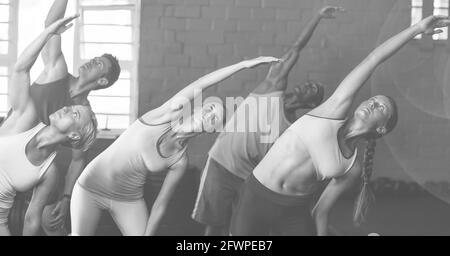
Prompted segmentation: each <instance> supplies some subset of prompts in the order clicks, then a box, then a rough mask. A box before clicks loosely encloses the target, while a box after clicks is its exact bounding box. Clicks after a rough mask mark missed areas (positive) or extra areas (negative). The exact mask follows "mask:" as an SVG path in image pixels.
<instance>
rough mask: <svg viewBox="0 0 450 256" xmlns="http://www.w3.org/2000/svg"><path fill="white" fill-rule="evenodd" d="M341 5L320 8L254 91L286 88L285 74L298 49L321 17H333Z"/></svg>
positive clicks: (308, 38) (312, 32)
mask: <svg viewBox="0 0 450 256" xmlns="http://www.w3.org/2000/svg"><path fill="white" fill-rule="evenodd" d="M342 11H344V9H343V8H342V7H334V6H326V7H324V8H322V9H321V10H320V11H319V12H318V13H317V14H316V15H315V16H314V17H313V18H312V19H311V20H310V21H309V22H308V24H307V25H306V27H305V29H304V30H303V32H302V33H301V34H300V36H299V37H298V38H297V41H295V43H294V45H293V46H292V47H291V48H290V49H289V51H288V52H286V54H285V55H284V56H283V57H282V58H281V61H280V62H278V63H275V64H273V65H272V66H271V68H270V70H269V73H268V74H267V77H266V80H265V81H266V83H262V84H261V85H262V86H261V87H262V88H259V87H260V86H258V88H257V89H256V90H255V92H256V93H258V92H259V93H267V92H270V90H274V91H285V90H286V88H287V76H288V74H289V72H290V71H291V70H292V68H293V67H294V65H295V64H296V63H297V61H298V59H299V57H300V51H301V50H302V49H303V48H304V47H305V46H306V44H307V43H308V42H309V40H310V39H311V37H312V35H313V34H314V31H315V29H316V28H317V25H319V23H320V21H321V20H322V19H334V18H336V13H337V12H342Z"/></svg>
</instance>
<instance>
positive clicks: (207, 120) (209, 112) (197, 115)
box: [181, 103, 224, 133]
mask: <svg viewBox="0 0 450 256" xmlns="http://www.w3.org/2000/svg"><path fill="white" fill-rule="evenodd" d="M223 116H224V108H223V106H222V105H221V104H219V103H205V104H203V107H202V108H198V109H196V110H194V113H193V114H192V115H190V116H189V118H188V122H186V123H184V124H183V125H182V128H181V131H183V132H185V133H193V132H197V133H198V132H215V131H216V130H217V129H218V128H220V127H221V125H223Z"/></svg>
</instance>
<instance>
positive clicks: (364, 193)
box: [353, 138, 376, 226]
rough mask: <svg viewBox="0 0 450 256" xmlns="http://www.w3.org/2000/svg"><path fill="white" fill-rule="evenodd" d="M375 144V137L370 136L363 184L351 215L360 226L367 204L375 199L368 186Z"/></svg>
mask: <svg viewBox="0 0 450 256" xmlns="http://www.w3.org/2000/svg"><path fill="white" fill-rule="evenodd" d="M375 146H376V140H375V138H370V139H368V140H367V145H366V150H365V152H364V162H363V172H362V180H363V184H362V187H361V192H360V193H359V195H358V198H357V199H356V203H355V211H354V216H353V222H354V223H355V225H357V226H360V225H361V224H362V223H363V222H365V220H366V215H367V211H368V209H369V205H370V204H371V202H372V201H374V199H375V197H374V195H373V192H372V189H371V188H370V178H371V177H372V172H373V155H374V154H375Z"/></svg>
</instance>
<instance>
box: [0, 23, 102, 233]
mask: <svg viewBox="0 0 450 256" xmlns="http://www.w3.org/2000/svg"><path fill="white" fill-rule="evenodd" d="M77 17H78V16H72V17H68V18H64V19H61V20H58V21H56V22H55V23H54V24H52V25H50V26H49V27H47V28H46V29H45V30H44V32H42V33H41V34H40V35H39V37H38V38H37V39H35V40H34V41H33V42H32V43H31V44H30V45H29V46H28V47H27V48H26V49H25V50H24V51H23V53H22V54H21V55H20V57H19V58H18V60H17V62H16V64H15V66H14V68H13V69H12V74H11V82H10V83H9V85H8V86H9V87H8V92H9V94H8V102H9V103H10V105H11V109H12V112H11V115H9V117H8V118H7V119H6V120H5V121H4V122H3V124H2V126H1V127H0V236H1V235H10V233H9V229H8V226H7V222H8V213H9V210H10V208H11V207H12V204H13V202H14V197H15V194H16V191H20V192H25V191H27V190H29V189H32V188H34V191H33V197H32V199H31V202H30V205H29V207H28V210H27V212H26V215H25V223H24V230H23V234H24V235H35V234H36V233H37V231H38V230H39V227H40V222H41V216H42V211H43V208H44V206H45V203H46V202H47V196H48V195H49V192H50V191H51V189H52V187H53V185H54V181H55V179H54V178H55V173H52V172H51V171H48V172H47V168H48V166H49V165H50V163H51V162H52V161H53V158H54V157H55V154H56V153H55V149H56V147H57V146H59V145H65V146H69V147H73V148H79V149H83V150H87V148H88V147H89V146H90V145H91V144H92V142H93V141H94V139H95V135H96V124H97V123H96V121H95V117H94V114H93V113H92V111H91V110H90V109H89V108H87V107H84V106H72V107H65V108H63V109H61V110H59V111H57V112H55V113H54V114H52V115H51V116H50V125H49V126H46V125H44V124H42V123H37V122H36V121H35V120H37V115H36V109H35V106H34V103H33V102H32V100H31V98H30V93H29V88H30V69H31V67H32V66H33V64H34V62H35V61H36V59H37V57H38V56H39V53H40V51H41V50H42V49H43V47H44V46H45V44H46V42H47V41H48V40H49V39H50V38H51V37H52V36H53V35H59V34H60V33H63V32H64V31H66V30H67V29H68V28H69V27H70V26H71V25H69V23H70V22H71V21H72V20H73V19H75V18H77Z"/></svg>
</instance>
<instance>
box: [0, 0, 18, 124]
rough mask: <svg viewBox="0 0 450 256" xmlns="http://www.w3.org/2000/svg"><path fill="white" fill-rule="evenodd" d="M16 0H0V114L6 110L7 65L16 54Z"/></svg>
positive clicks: (9, 64)
mask: <svg viewBox="0 0 450 256" xmlns="http://www.w3.org/2000/svg"><path fill="white" fill-rule="evenodd" d="M11 42H17V1H13V0H0V116H6V114H7V112H8V109H9V107H8V96H7V94H8V82H9V81H8V80H9V67H10V66H11V65H12V64H13V63H14V61H15V59H16V55H17V48H16V44H15V43H11Z"/></svg>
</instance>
